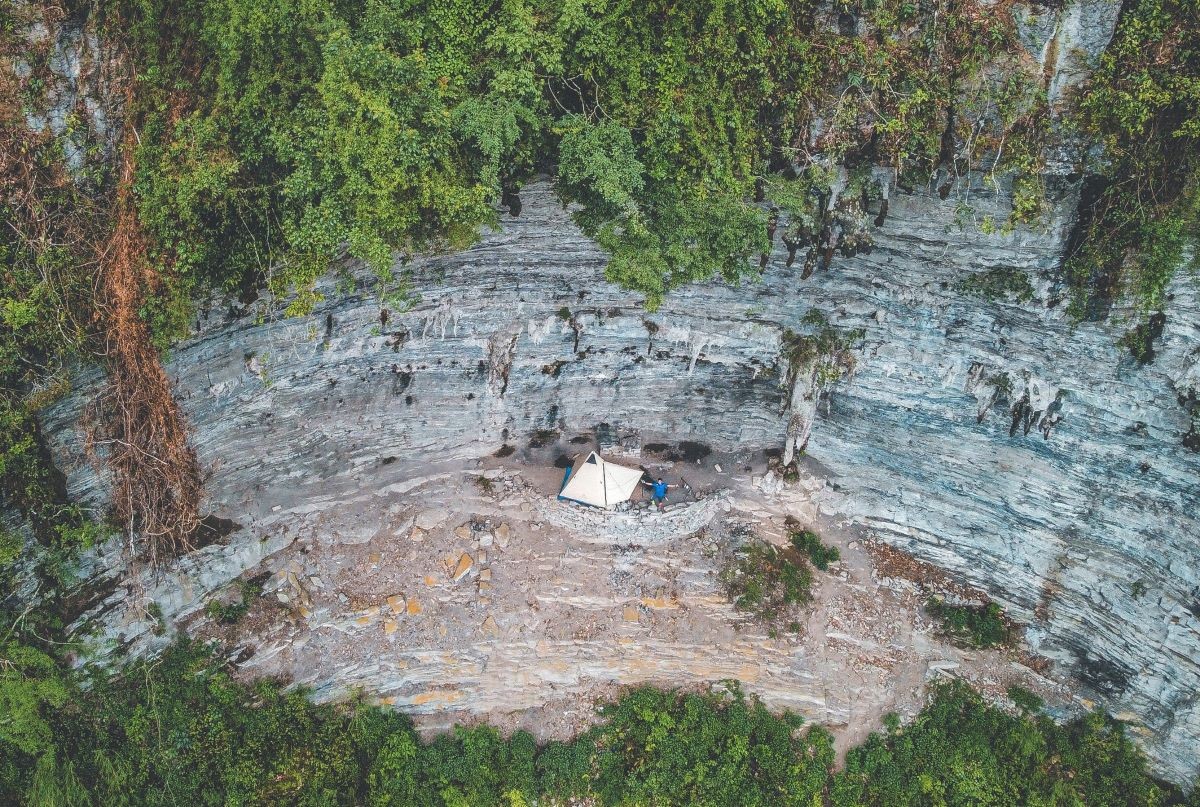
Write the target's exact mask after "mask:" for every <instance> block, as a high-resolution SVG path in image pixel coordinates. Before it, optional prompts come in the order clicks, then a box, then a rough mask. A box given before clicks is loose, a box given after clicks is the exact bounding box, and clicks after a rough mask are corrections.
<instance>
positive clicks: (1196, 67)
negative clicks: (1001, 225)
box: [1067, 0, 1200, 318]
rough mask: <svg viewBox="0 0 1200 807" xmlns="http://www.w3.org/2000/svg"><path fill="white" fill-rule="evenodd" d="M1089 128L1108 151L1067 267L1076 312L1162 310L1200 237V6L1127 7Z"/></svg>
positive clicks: (1158, 2)
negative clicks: (1121, 300) (1122, 307)
mask: <svg viewBox="0 0 1200 807" xmlns="http://www.w3.org/2000/svg"><path fill="white" fill-rule="evenodd" d="M1080 122H1081V124H1082V126H1083V129H1084V131H1085V132H1086V134H1087V135H1088V136H1089V138H1095V139H1098V140H1099V142H1100V144H1101V145H1102V146H1103V148H1102V150H1098V151H1097V152H1096V157H1095V158H1094V159H1092V160H1091V161H1090V162H1089V164H1088V166H1087V167H1088V168H1089V170H1091V171H1095V172H1097V173H1098V174H1099V175H1100V180H1099V181H1098V182H1096V183H1095V184H1094V185H1093V186H1091V187H1090V188H1086V189H1085V199H1084V206H1083V208H1082V210H1081V212H1082V213H1083V221H1082V222H1081V228H1080V232H1079V237H1078V238H1077V239H1076V243H1075V244H1074V251H1073V255H1072V256H1071V257H1070V259H1069V261H1068V264H1067V267H1068V270H1069V272H1070V274H1071V279H1072V281H1073V283H1074V284H1075V287H1076V289H1077V294H1076V296H1075V299H1074V300H1073V302H1072V305H1073V309H1074V312H1075V314H1076V315H1077V316H1079V317H1090V318H1102V317H1103V316H1104V315H1106V314H1107V312H1108V306H1109V305H1110V304H1111V302H1112V300H1113V299H1114V298H1115V297H1118V296H1119V295H1121V294H1122V293H1124V294H1125V295H1126V296H1130V297H1132V298H1133V299H1134V300H1136V301H1137V302H1138V303H1139V305H1140V306H1141V308H1143V309H1144V311H1145V312H1147V313H1149V312H1153V311H1155V310H1158V309H1160V308H1161V307H1162V306H1163V304H1164V302H1165V298H1164V294H1165V291H1166V287H1167V283H1168V281H1169V280H1170V279H1171V277H1172V276H1173V275H1174V273H1175V271H1176V269H1177V268H1178V267H1179V266H1180V264H1181V263H1182V262H1183V259H1184V256H1185V254H1186V252H1187V250H1188V245H1189V244H1192V245H1194V244H1195V243H1196V240H1197V238H1198V237H1200V2H1197V0H1136V2H1129V3H1125V4H1124V6H1123V8H1122V14H1121V20H1120V24H1119V26H1118V29H1117V33H1116V35H1115V36H1114V38H1113V41H1112V43H1111V44H1110V45H1109V47H1108V49H1107V50H1106V51H1105V53H1104V55H1103V56H1102V57H1101V59H1100V63H1099V66H1098V70H1097V72H1096V74H1095V76H1094V78H1093V79H1092V81H1091V82H1090V83H1089V85H1088V87H1087V90H1086V92H1085V93H1084V94H1083V96H1082V98H1081V100H1080ZM1195 254H1200V253H1195Z"/></svg>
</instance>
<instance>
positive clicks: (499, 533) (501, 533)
mask: <svg viewBox="0 0 1200 807" xmlns="http://www.w3.org/2000/svg"><path fill="white" fill-rule="evenodd" d="M511 532H512V531H511V530H510V529H509V526H508V525H507V524H501V525H500V526H499V527H497V528H496V543H497V544H499V545H500V548H501V549H504V548H505V547H507V546H508V538H509V534H510V533H511Z"/></svg>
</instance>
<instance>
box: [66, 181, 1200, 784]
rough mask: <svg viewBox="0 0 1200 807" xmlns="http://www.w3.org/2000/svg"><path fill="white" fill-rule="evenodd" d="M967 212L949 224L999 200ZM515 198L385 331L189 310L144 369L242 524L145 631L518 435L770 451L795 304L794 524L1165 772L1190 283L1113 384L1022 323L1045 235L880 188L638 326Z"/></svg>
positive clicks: (1033, 315)
mask: <svg viewBox="0 0 1200 807" xmlns="http://www.w3.org/2000/svg"><path fill="white" fill-rule="evenodd" d="M975 193H976V194H977V195H976V203H977V205H995V206H996V207H997V208H999V207H1002V206H1003V205H1004V204H1006V199H1005V197H1004V196H1003V195H997V196H994V197H993V196H990V195H989V192H988V190H987V189H986V188H983V187H980V188H976V189H975ZM522 201H523V209H522V213H521V215H520V217H519V218H516V219H506V220H505V221H504V222H503V227H502V229H501V231H500V232H498V233H495V234H489V235H486V236H485V237H484V238H483V240H482V241H481V242H480V244H479V245H478V246H476V247H475V248H473V249H471V250H468V251H466V252H462V253H456V254H453V255H448V256H442V257H437V258H431V259H427V260H422V261H418V262H416V263H415V264H414V265H413V266H412V267H411V269H412V273H413V284H414V286H415V288H416V289H418V290H419V291H420V293H421V295H422V300H421V302H419V303H418V304H417V305H415V306H414V307H413V308H412V310H410V311H408V312H407V313H403V314H401V313H396V312H391V313H390V315H389V316H388V317H387V321H386V322H385V323H381V310H382V307H383V306H382V305H381V303H380V298H379V295H378V293H377V292H376V291H375V290H374V289H372V288H371V286H370V283H371V281H370V280H369V279H368V278H366V277H365V276H360V277H359V280H360V282H361V283H362V284H363V285H365V286H366V291H362V292H356V293H351V294H344V293H338V292H337V291H336V290H335V288H334V286H333V284H332V282H331V283H330V285H329V287H328V288H326V289H325V292H326V295H327V301H326V303H324V304H323V305H322V306H320V307H319V308H318V309H317V310H316V311H315V312H314V313H313V314H312V315H311V316H308V317H300V318H292V319H282V320H278V321H267V322H262V321H258V320H256V318H255V317H254V316H253V315H251V314H245V313H239V311H238V310H237V307H236V306H231V307H225V306H222V307H220V308H218V307H216V306H214V308H213V309H212V310H211V311H210V312H209V313H208V315H207V316H206V317H205V319H204V321H203V322H202V323H201V326H200V330H199V333H198V335H197V336H196V338H195V339H194V340H192V341H191V342H189V343H187V344H185V345H182V346H180V347H179V348H178V350H176V351H175V353H174V356H173V359H172V361H171V364H170V371H171V373H172V374H173V376H174V377H175V378H176V379H177V383H178V393H179V396H180V399H181V401H182V403H183V405H184V408H185V410H186V412H187V414H188V416H189V417H190V419H191V421H192V424H193V427H194V429H195V440H196V445H197V448H198V449H199V452H200V456H201V460H202V462H203V463H205V464H206V465H207V466H208V467H210V468H211V469H212V475H211V478H210V480H209V482H208V495H209V497H210V500H211V501H210V509H211V510H212V512H214V513H215V514H217V515H219V516H223V517H228V518H232V519H235V520H237V521H238V522H240V523H243V524H245V525H247V529H246V530H243V531H242V532H241V533H239V536H240V537H236V538H235V540H234V541H233V543H232V544H231V545H230V546H229V547H219V546H212V547H208V548H207V549H205V550H203V551H202V553H201V555H200V558H199V559H196V560H194V561H191V562H192V563H193V564H194V565H195V566H196V568H197V569H204V570H205V572H204V574H205V575H207V576H208V578H211V579H210V580H204V581H197V580H196V579H195V578H194V576H193V577H192V578H189V579H192V580H193V582H192V584H191V585H192V587H191V589H189V590H186V591H177V592H175V593H173V594H172V593H171V592H168V591H164V592H162V593H163V594H164V595H165V596H167V597H168V599H171V598H174V600H175V601H176V602H175V603H174V607H171V608H168V609H167V612H168V614H171V613H177V612H183V611H186V610H188V609H194V608H195V607H197V606H198V604H199V597H200V595H201V594H202V593H203V590H204V589H205V588H206V585H205V583H206V582H208V583H210V585H209V586H207V587H209V588H211V583H212V582H213V581H214V580H215V581H219V580H220V579H221V578H222V576H226V579H227V576H231V575H232V574H236V573H237V571H240V568H244V567H245V565H248V564H250V563H253V562H254V561H255V560H256V559H257V558H259V557H262V556H263V555H264V554H266V553H269V552H270V551H274V549H275V548H277V547H275V546H274V544H275V542H277V541H278V540H279V539H278V538H272V539H271V541H270V544H271V545H270V546H268V545H264V544H263V543H261V542H260V541H259V536H260V535H265V534H266V533H267V532H269V531H270V530H269V528H270V526H271V525H272V524H278V523H280V522H281V520H283V519H285V518H286V517H287V516H288V514H289V513H292V514H296V513H315V512H319V511H321V510H322V508H325V507H328V506H331V505H332V504H333V503H336V502H337V501H339V500H340V499H341V498H343V497H346V496H353V495H354V494H355V493H356V492H361V491H363V490H364V489H370V490H376V491H386V490H387V489H388V488H389V487H391V486H396V487H401V486H403V484H404V480H405V479H407V478H409V477H411V476H414V475H418V474H419V473H421V472H422V470H423V469H425V468H426V467H427V466H429V465H430V464H432V463H437V462H444V461H446V460H450V459H459V458H463V459H465V458H470V457H476V456H481V455H483V454H486V453H491V452H494V451H496V450H497V449H498V448H500V447H501V446H502V445H505V444H508V445H513V446H514V447H517V448H523V447H524V446H526V445H527V444H528V443H529V441H530V440H531V438H536V437H537V433H538V432H540V431H541V432H544V431H550V430H552V431H558V432H561V433H563V434H564V435H573V434H576V433H584V432H591V433H596V434H598V435H599V436H601V439H605V438H604V435H606V434H607V435H611V437H609V438H607V439H612V440H617V439H619V438H620V437H621V436H622V435H633V434H637V435H640V436H641V438H642V439H643V440H645V441H650V440H653V439H669V440H680V439H689V438H690V439H695V440H699V441H703V442H705V443H708V444H711V445H713V446H714V447H719V448H723V449H753V448H768V447H778V446H780V445H781V444H782V442H783V440H784V437H785V432H786V431H787V424H788V422H789V418H790V410H789V407H788V402H789V399H790V397H791V395H790V390H789V389H786V388H785V387H784V385H783V381H784V380H786V378H787V377H788V372H787V369H788V368H787V359H786V357H785V355H784V352H785V351H784V350H783V348H784V345H785V343H786V342H787V341H788V340H789V339H793V338H794V337H793V336H792V335H791V334H789V331H793V332H795V333H804V332H806V330H811V328H809V326H806V325H805V324H804V323H803V322H802V319H803V317H804V315H805V314H806V313H807V312H809V311H810V310H811V309H813V308H816V309H818V310H821V311H824V312H827V313H828V315H829V317H830V319H831V321H832V323H833V324H834V325H835V326H840V327H846V328H862V329H864V330H865V333H866V335H865V337H864V338H863V339H862V340H861V342H860V343H859V347H858V351H857V352H858V359H857V362H856V367H855V369H854V372H853V373H852V375H851V376H850V377H849V378H846V379H843V380H841V381H839V382H837V383H835V384H834V385H833V386H832V387H831V389H830V391H829V393H828V395H827V396H826V397H825V398H824V399H823V400H822V401H821V402H820V405H819V406H818V407H817V410H816V411H817V415H816V418H817V419H816V423H815V427H814V428H813V430H812V434H811V439H810V440H809V442H808V446H807V452H808V455H809V457H811V458H812V459H813V460H815V461H816V462H817V463H819V464H820V466H821V468H822V469H823V472H824V474H825V475H826V476H827V479H828V484H827V488H826V491H825V493H824V494H823V499H822V502H823V509H824V510H825V511H826V512H827V513H829V514H840V515H844V516H846V517H847V518H849V519H852V520H854V521H857V522H859V523H862V524H864V525H867V526H868V527H870V528H871V529H872V530H873V531H874V532H876V533H877V534H879V535H880V536H882V537H883V538H885V539H886V540H888V541H889V542H892V543H894V544H896V545H898V546H900V547H902V548H904V549H906V550H908V551H910V552H912V553H913V554H915V555H916V556H918V557H920V558H923V559H925V560H928V561H931V562H933V563H936V564H937V565H939V566H941V567H943V568H945V569H948V570H950V571H951V572H953V573H954V574H955V575H957V576H959V577H960V578H962V579H963V580H965V581H968V582H970V583H972V584H974V585H977V586H980V587H982V588H984V589H986V590H988V591H989V592H990V593H992V594H993V595H994V596H995V597H996V598H997V599H998V600H999V601H1000V602H1002V603H1003V604H1004V605H1005V606H1006V607H1007V608H1008V609H1009V610H1010V612H1011V613H1012V614H1013V615H1014V616H1015V617H1016V618H1018V619H1019V620H1021V621H1024V622H1027V623H1029V625H1030V628H1029V630H1028V633H1027V637H1028V639H1029V642H1030V644H1031V645H1032V647H1033V648H1034V649H1035V650H1036V652H1038V653H1040V654H1041V655H1044V656H1047V657H1049V658H1051V659H1053V660H1054V661H1055V662H1057V663H1058V664H1060V665H1062V667H1063V668H1064V669H1066V670H1070V671H1074V672H1076V673H1077V675H1078V677H1079V679H1080V682H1081V684H1082V685H1083V687H1084V688H1085V690H1087V691H1090V692H1092V693H1094V694H1095V695H1097V696H1099V697H1100V698H1101V700H1102V702H1103V703H1104V704H1105V705H1106V706H1107V707H1108V708H1110V709H1112V710H1113V711H1115V712H1117V713H1119V714H1121V715H1122V716H1123V717H1126V718H1128V719H1130V720H1133V721H1135V722H1136V723H1137V724H1138V725H1137V726H1136V727H1135V730H1137V731H1139V732H1140V733H1142V736H1143V737H1144V738H1145V739H1146V740H1147V741H1148V742H1149V747H1150V749H1151V752H1152V753H1153V754H1154V756H1155V758H1156V760H1157V762H1158V763H1159V765H1160V766H1161V767H1162V769H1163V770H1164V771H1167V772H1169V773H1171V774H1173V775H1175V776H1176V777H1177V778H1180V779H1184V778H1188V777H1190V776H1191V775H1192V774H1193V773H1194V770H1193V767H1192V766H1194V764H1195V757H1194V754H1192V753H1191V751H1192V750H1194V749H1195V748H1196V747H1197V742H1198V740H1200V703H1198V702H1197V700H1196V697H1195V693H1196V692H1197V691H1200V665H1198V664H1197V659H1200V599H1198V596H1197V595H1198V593H1200V592H1198V591H1197V588H1196V587H1197V583H1198V582H1200V569H1198V568H1197V565H1196V561H1195V558H1196V549H1197V535H1200V524H1198V523H1197V519H1196V504H1197V496H1196V479H1197V474H1198V473H1200V455H1198V454H1197V453H1195V452H1193V451H1191V450H1189V449H1188V448H1186V447H1185V446H1184V445H1183V442H1182V438H1183V436H1184V434H1185V433H1186V432H1187V431H1188V429H1189V427H1190V420H1189V417H1188V415H1187V413H1186V412H1185V411H1184V409H1183V408H1182V407H1181V406H1180V404H1179V401H1178V398H1179V397H1180V396H1181V395H1184V394H1185V391H1186V389H1191V388H1192V387H1193V386H1194V385H1195V383H1196V381H1195V379H1196V351H1197V346H1198V345H1200V340H1198V339H1197V336H1198V334H1197V332H1196V329H1197V314H1198V313H1200V302H1198V300H1197V293H1196V290H1195V288H1194V286H1193V284H1192V281H1190V280H1186V279H1185V280H1180V281H1179V282H1178V283H1177V284H1176V288H1175V290H1174V298H1173V300H1172V303H1171V309H1170V310H1169V311H1168V313H1167V323H1166V327H1165V328H1164V332H1163V336H1162V338H1161V340H1160V341H1159V342H1156V348H1157V358H1156V359H1155V361H1154V362H1153V363H1152V364H1150V365H1148V366H1145V367H1135V366H1132V365H1131V363H1130V362H1129V361H1128V360H1127V359H1126V357H1125V356H1124V355H1123V353H1122V350H1121V349H1120V348H1119V346H1118V344H1117V342H1118V338H1119V336H1120V334H1121V332H1122V328H1121V327H1119V326H1117V325H1105V326H1098V325H1093V324H1085V325H1080V326H1078V327H1074V328H1072V327H1071V326H1070V325H1069V324H1068V322H1067V320H1066V318H1065V315H1064V314H1063V313H1062V312H1061V307H1053V305H1052V303H1053V300H1054V286H1053V283H1052V281H1051V280H1049V279H1047V278H1048V276H1049V275H1050V274H1051V273H1052V269H1053V267H1054V265H1055V262H1056V260H1057V258H1058V255H1059V252H1060V250H1061V245H1062V241H1063V238H1064V236H1065V226H1066V223H1067V222H1066V220H1065V219H1060V220H1059V222H1058V223H1057V224H1056V225H1054V226H1051V227H1050V228H1048V229H1047V230H1045V231H1040V232H1027V231H1021V232H1018V233H1016V234H1014V235H1011V236H1007V237H1004V236H982V235H979V234H977V233H976V232H974V231H972V230H971V229H966V230H962V229H958V228H957V227H955V226H954V225H953V224H952V222H953V216H954V210H955V206H954V204H953V203H952V202H950V201H946V202H943V201H941V200H939V199H937V198H936V197H935V196H934V197H931V196H929V195H924V194H920V195H904V194H896V195H893V197H892V204H891V211H890V215H889V220H888V222H887V223H886V224H885V226H884V227H882V228H881V229H880V230H879V231H878V232H877V233H876V241H877V247H876V249H875V250H874V252H873V253H872V254H871V255H869V256H859V257H857V258H854V259H844V260H839V261H838V262H836V263H835V264H834V265H833V267H832V268H830V269H829V270H828V271H825V272H823V273H818V274H816V275H814V276H813V277H812V278H810V279H809V280H807V281H801V280H800V279H799V277H798V275H797V273H796V272H794V271H792V270H789V269H788V268H786V267H785V266H784V265H783V264H784V262H785V258H786V255H785V253H784V251H783V250H782V248H780V249H779V250H778V251H777V253H776V254H775V255H774V256H773V260H772V262H771V264H770V266H769V267H768V269H767V271H766V272H765V275H764V278H763V280H762V281H761V282H760V283H755V284H747V285H745V286H743V287H740V288H733V287H729V286H726V285H722V284H710V285H703V286H696V287H689V288H687V289H685V290H682V291H680V292H678V293H676V294H673V295H671V296H670V297H668V299H667V301H666V303H665V304H664V305H663V307H662V308H661V309H660V310H658V311H656V312H646V311H644V310H643V309H642V307H641V306H640V305H639V303H638V301H637V300H636V299H635V298H634V297H633V296H632V295H631V294H629V293H628V292H625V291H623V290H621V289H619V288H616V287H614V286H611V285H610V284H608V283H606V282H605V281H604V280H603V276H602V273H603V266H604V256H603V254H602V253H601V252H600V251H599V250H597V249H596V248H595V247H594V246H593V245H592V244H591V243H590V242H588V240H587V239H586V238H584V237H582V236H581V234H580V233H579V232H578V231H577V230H576V229H575V227H574V226H573V225H572V223H571V222H570V219H569V216H568V214H567V213H566V212H565V211H563V210H562V208H561V207H560V206H559V205H558V204H557V203H556V201H555V200H554V199H553V197H552V194H551V191H550V189H549V187H548V186H546V185H541V184H539V185H535V186H531V187H528V188H526V190H525V192H524V193H523V197H522ZM996 267H1006V268H1012V269H1016V270H1019V271H1023V272H1026V273H1028V274H1029V276H1030V277H1031V278H1033V279H1034V283H1035V286H1036V288H1037V291H1038V293H1037V299H1036V300H1035V301H1033V302H1030V303H1026V304H1022V305H1018V304H1015V303H1014V304H1008V303H997V302H987V301H985V300H982V299H979V298H976V297H967V296H963V295H962V294H961V293H959V292H958V291H956V290H955V289H956V284H957V282H958V281H959V280H960V279H961V278H962V277H963V276H964V275H967V274H970V273H972V272H978V271H983V270H987V269H992V268H996ZM1001 374H1007V378H1008V382H1007V383H1004V382H1001V381H998V380H995V379H997V377H998V376H1000V375H1001ZM989 379H991V380H989ZM997 387H999V388H1000V389H999V390H997ZM87 394H88V391H87V390H86V389H82V390H80V394H78V395H75V396H73V397H72V398H70V399H69V400H68V401H66V402H64V403H63V404H61V405H59V406H57V407H56V408H55V409H54V410H52V411H50V412H48V413H47V417H46V421H47V423H46V425H47V427H48V431H49V432H50V433H52V434H54V435H55V441H56V450H57V452H58V454H59V455H60V456H61V457H62V458H63V467H65V468H68V469H73V470H71V472H70V473H69V480H70V483H71V489H72V493H73V494H74V495H77V496H80V497H82V498H84V499H93V500H95V499H102V498H103V490H102V487H103V481H102V478H101V477H98V476H97V475H96V474H95V473H94V471H93V470H92V468H91V466H90V465H89V464H87V463H85V462H83V461H82V459H81V458H79V457H78V456H74V457H73V455H75V454H76V452H75V450H74V449H75V447H76V446H78V445H79V442H80V441H79V437H78V433H77V432H76V431H75V426H74V424H75V423H77V418H78V415H79V404H80V402H82V401H83V400H85V399H86V398H87ZM993 399H994V400H993ZM988 404H990V405H988ZM272 534H273V533H272ZM204 553H209V554H211V555H212V557H213V558H214V559H224V560H221V561H220V562H208V561H205V560H204V559H203V558H204V557H205V555H204ZM235 556H236V557H235ZM168 588H169V587H168ZM114 603H115V600H114ZM118 611H119V609H118ZM115 613H116V612H114V616H115ZM146 627H147V626H142V628H141V630H142V631H144V630H145V628H146ZM124 630H125V632H126V638H127V639H129V638H133V637H135V636H136V635H137V633H138V632H139V630H138V628H137V626H129V625H127V626H125V628H124ZM146 638H149V636H148V634H147V637H146Z"/></svg>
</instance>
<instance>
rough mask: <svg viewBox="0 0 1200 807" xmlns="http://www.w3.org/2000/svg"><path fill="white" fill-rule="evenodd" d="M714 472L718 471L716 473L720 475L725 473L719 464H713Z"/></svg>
mask: <svg viewBox="0 0 1200 807" xmlns="http://www.w3.org/2000/svg"><path fill="white" fill-rule="evenodd" d="M713 470H714V471H716V472H717V473H719V474H720V473H724V471H722V470H721V463H719V462H714V463H713Z"/></svg>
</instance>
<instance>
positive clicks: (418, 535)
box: [408, 527, 428, 544]
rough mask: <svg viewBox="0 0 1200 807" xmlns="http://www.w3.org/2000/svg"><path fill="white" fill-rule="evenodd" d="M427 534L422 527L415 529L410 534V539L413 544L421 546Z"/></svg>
mask: <svg viewBox="0 0 1200 807" xmlns="http://www.w3.org/2000/svg"><path fill="white" fill-rule="evenodd" d="M427 534H428V533H426V532H425V530H423V529H421V528H420V527H413V528H412V532H410V533H409V534H408V537H409V539H410V540H411V541H412V542H413V543H417V544H419V543H421V542H422V541H424V540H425V536H426V535H427Z"/></svg>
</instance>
